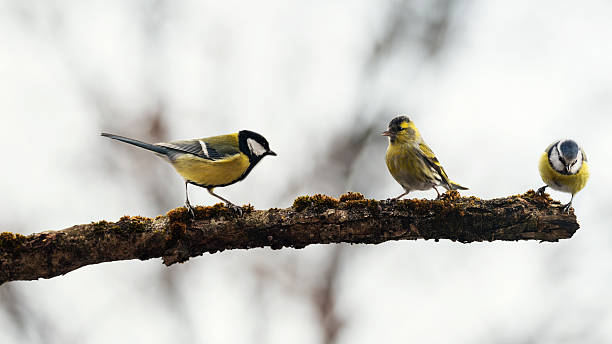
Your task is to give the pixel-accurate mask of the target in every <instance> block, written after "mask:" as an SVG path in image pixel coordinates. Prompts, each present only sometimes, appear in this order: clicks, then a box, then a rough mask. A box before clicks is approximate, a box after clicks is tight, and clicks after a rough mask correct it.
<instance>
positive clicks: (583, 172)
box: [539, 152, 589, 194]
mask: <svg viewBox="0 0 612 344" xmlns="http://www.w3.org/2000/svg"><path fill="white" fill-rule="evenodd" d="M539 169H540V176H541V177H542V181H543V182H544V183H546V185H548V186H550V187H551V188H553V189H555V190H559V191H564V192H569V193H571V194H575V193H577V192H578V191H580V190H582V188H584V186H585V185H586V183H587V180H588V179H589V166H588V163H587V162H586V161H583V162H582V167H581V168H580V171H578V173H576V174H561V173H559V172H557V171H556V170H555V169H554V168H552V166H550V162H549V161H548V154H547V153H546V152H544V154H542V156H541V157H540V164H539Z"/></svg>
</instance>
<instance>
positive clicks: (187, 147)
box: [102, 130, 276, 215]
mask: <svg viewBox="0 0 612 344" xmlns="http://www.w3.org/2000/svg"><path fill="white" fill-rule="evenodd" d="M102 136H105V137H109V138H111V139H114V140H119V141H122V142H125V143H129V144H132V145H135V146H138V147H141V148H144V149H148V150H150V151H153V152H154V153H155V154H157V155H159V156H161V157H162V158H164V159H165V160H166V161H168V162H169V163H170V164H171V165H172V167H174V169H175V170H176V172H178V174H180V175H181V177H183V179H185V206H186V207H187V209H188V210H189V212H190V213H191V214H192V215H193V208H192V206H191V204H190V203H189V195H188V193H187V185H188V184H193V185H197V186H201V187H203V188H206V189H207V190H208V192H209V193H210V194H211V195H213V196H215V197H217V198H219V199H220V200H222V201H224V202H225V203H226V204H227V205H228V206H229V207H231V208H233V209H236V210H240V208H239V207H237V206H236V205H234V204H233V203H232V202H230V201H228V200H227V199H225V198H223V197H221V196H219V195H217V194H215V193H214V192H213V190H214V188H216V187H221V186H228V185H231V184H234V183H236V182H239V181H241V180H243V179H244V178H246V176H247V175H248V174H249V172H251V170H252V169H253V167H255V165H257V163H258V162H259V161H261V159H262V158H263V157H265V156H266V155H276V153H274V152H273V151H271V150H270V146H269V144H268V141H267V140H266V139H265V138H264V137H263V136H261V135H259V134H257V133H255V132H252V131H249V130H241V131H239V132H237V133H233V134H228V135H220V136H213V137H206V138H202V139H192V140H183V141H173V142H160V143H155V144H150V143H145V142H142V141H138V140H134V139H130V138H127V137H123V136H119V135H113V134H108V133H102Z"/></svg>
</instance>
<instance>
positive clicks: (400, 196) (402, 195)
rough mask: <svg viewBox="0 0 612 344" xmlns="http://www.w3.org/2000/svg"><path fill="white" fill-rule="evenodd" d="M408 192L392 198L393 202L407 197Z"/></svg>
mask: <svg viewBox="0 0 612 344" xmlns="http://www.w3.org/2000/svg"><path fill="white" fill-rule="evenodd" d="M409 192H410V191H406V192H404V193H403V194H401V195H399V196H397V197H395V198H393V200H394V201H397V200H398V199H400V198H402V197H404V196H406V195H407V194H408V193H409Z"/></svg>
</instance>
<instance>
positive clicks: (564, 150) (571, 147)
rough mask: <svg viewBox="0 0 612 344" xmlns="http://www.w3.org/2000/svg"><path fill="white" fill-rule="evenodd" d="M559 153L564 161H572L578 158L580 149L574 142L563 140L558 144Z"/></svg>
mask: <svg viewBox="0 0 612 344" xmlns="http://www.w3.org/2000/svg"><path fill="white" fill-rule="evenodd" d="M559 151H560V153H561V155H562V156H563V157H564V158H565V159H566V160H569V161H572V160H575V159H576V157H577V156H578V152H579V151H580V147H578V144H577V143H576V141H574V140H565V141H561V142H560V143H559Z"/></svg>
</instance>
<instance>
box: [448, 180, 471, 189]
mask: <svg viewBox="0 0 612 344" xmlns="http://www.w3.org/2000/svg"><path fill="white" fill-rule="evenodd" d="M448 185H449V186H450V189H451V190H469V189H468V188H466V187H465V186H461V185H459V184H457V183H455V182H453V181H451V182H450V183H448Z"/></svg>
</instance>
